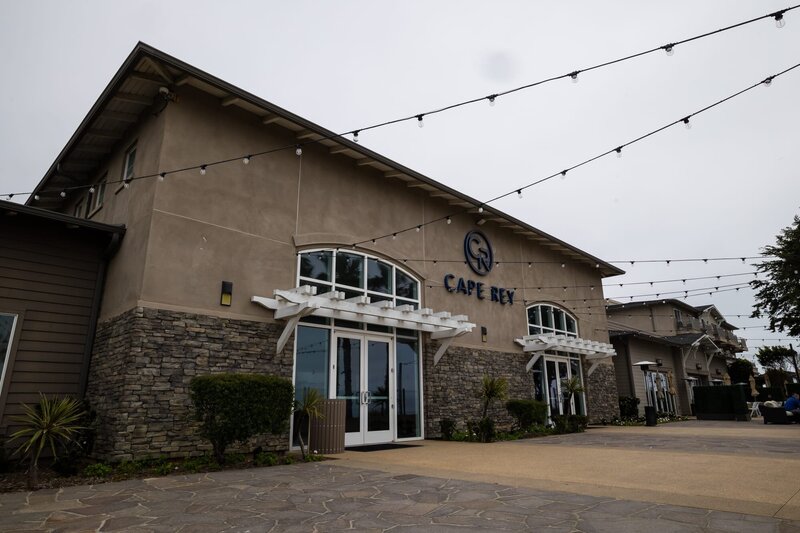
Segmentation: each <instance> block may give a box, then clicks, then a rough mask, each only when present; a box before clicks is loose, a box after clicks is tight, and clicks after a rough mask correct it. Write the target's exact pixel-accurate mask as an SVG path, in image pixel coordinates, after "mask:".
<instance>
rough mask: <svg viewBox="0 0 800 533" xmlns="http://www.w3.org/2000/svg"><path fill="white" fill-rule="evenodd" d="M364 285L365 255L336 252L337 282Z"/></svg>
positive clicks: (353, 285)
mask: <svg viewBox="0 0 800 533" xmlns="http://www.w3.org/2000/svg"><path fill="white" fill-rule="evenodd" d="M339 283H341V284H342V285H350V286H351V287H359V288H362V287H364V256H361V255H355V254H348V253H346V252H340V253H338V254H336V284H337V285H338V284H339Z"/></svg>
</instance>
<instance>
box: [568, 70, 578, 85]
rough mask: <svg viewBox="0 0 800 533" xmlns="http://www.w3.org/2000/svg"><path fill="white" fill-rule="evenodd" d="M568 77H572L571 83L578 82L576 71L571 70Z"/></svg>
mask: <svg viewBox="0 0 800 533" xmlns="http://www.w3.org/2000/svg"><path fill="white" fill-rule="evenodd" d="M569 77H570V78H571V79H572V83H578V71H577V70H576V71H575V72H572V73H571V74H570V75H569Z"/></svg>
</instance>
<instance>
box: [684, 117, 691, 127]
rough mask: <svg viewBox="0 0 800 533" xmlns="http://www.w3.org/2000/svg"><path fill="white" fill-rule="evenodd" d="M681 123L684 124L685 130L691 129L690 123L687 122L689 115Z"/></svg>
mask: <svg viewBox="0 0 800 533" xmlns="http://www.w3.org/2000/svg"><path fill="white" fill-rule="evenodd" d="M683 125H684V126H686V129H687V130H690V129H692V123H691V122H689V117H686V118H684V119H683Z"/></svg>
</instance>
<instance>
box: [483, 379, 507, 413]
mask: <svg viewBox="0 0 800 533" xmlns="http://www.w3.org/2000/svg"><path fill="white" fill-rule="evenodd" d="M477 396H478V398H480V399H481V403H483V416H482V418H486V417H487V416H488V414H489V407H490V406H491V404H492V402H494V401H495V400H500V401H502V400H505V399H506V396H508V381H506V378H493V377H490V376H488V375H484V376H483V379H481V386H480V388H479V389H478V394H477Z"/></svg>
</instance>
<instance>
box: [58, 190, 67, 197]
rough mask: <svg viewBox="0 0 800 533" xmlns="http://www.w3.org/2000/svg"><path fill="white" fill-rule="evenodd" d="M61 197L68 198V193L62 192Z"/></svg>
mask: <svg viewBox="0 0 800 533" xmlns="http://www.w3.org/2000/svg"><path fill="white" fill-rule="evenodd" d="M59 196H61V198H66V197H67V191H61V193H60V194H59Z"/></svg>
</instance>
